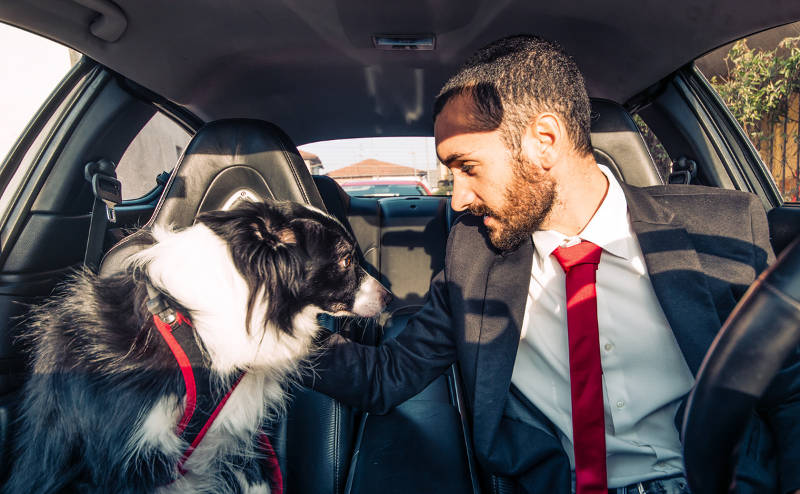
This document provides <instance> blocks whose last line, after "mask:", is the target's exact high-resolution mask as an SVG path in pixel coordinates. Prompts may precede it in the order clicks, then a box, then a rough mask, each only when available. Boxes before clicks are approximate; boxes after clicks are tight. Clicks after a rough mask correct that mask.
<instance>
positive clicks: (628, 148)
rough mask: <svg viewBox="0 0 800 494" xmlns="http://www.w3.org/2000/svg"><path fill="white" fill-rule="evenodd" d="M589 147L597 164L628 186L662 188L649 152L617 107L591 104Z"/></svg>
mask: <svg viewBox="0 0 800 494" xmlns="http://www.w3.org/2000/svg"><path fill="white" fill-rule="evenodd" d="M591 124H592V136H591V139H592V147H593V148H594V157H595V159H596V160H597V162H598V163H600V164H601V165H605V166H607V167H609V168H610V169H611V171H612V172H614V174H615V175H616V177H617V178H618V179H620V180H621V181H623V182H625V183H626V184H629V185H636V186H638V187H646V186H649V185H661V184H662V181H661V177H659V175H658V172H657V171H656V167H655V165H654V164H653V158H652V156H650V151H649V150H648V148H647V145H646V144H645V142H644V139H642V134H641V133H640V132H639V128H638V127H637V126H636V122H634V121H633V118H631V116H630V114H629V113H628V112H627V111H626V110H625V108H623V107H622V106H620V105H619V104H617V103H614V102H613V101H609V100H603V99H593V100H592V121H591Z"/></svg>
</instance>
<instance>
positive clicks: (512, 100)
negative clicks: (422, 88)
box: [433, 35, 592, 154]
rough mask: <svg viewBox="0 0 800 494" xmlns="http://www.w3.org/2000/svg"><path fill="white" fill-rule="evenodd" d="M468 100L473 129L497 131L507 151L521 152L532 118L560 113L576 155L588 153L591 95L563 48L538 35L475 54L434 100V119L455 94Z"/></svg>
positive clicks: (511, 39)
mask: <svg viewBox="0 0 800 494" xmlns="http://www.w3.org/2000/svg"><path fill="white" fill-rule="evenodd" d="M458 95H465V96H468V97H470V98H471V99H472V103H473V111H472V115H471V117H472V121H473V123H474V126H473V127H472V130H474V131H476V132H482V131H491V130H495V129H500V130H501V131H502V133H503V136H504V138H505V140H506V141H507V144H508V145H509V147H510V148H511V149H512V150H513V151H516V152H519V150H520V148H521V140H522V133H523V132H524V129H525V128H526V127H527V126H528V124H530V122H531V120H532V119H533V117H534V116H536V115H538V114H540V113H542V112H545V111H549V112H553V113H555V114H557V115H559V116H560V117H561V118H562V119H563V121H564V123H565V125H566V131H567V134H568V136H569V139H570V141H571V142H572V144H573V146H574V148H575V150H576V151H578V152H581V153H584V154H588V153H591V152H592V144H591V141H590V137H589V132H590V128H589V118H590V117H589V115H590V112H591V110H590V106H589V97H588V95H587V94H586V87H585V86H584V82H583V76H582V75H581V72H580V70H578V66H577V64H576V63H575V61H574V60H573V59H572V57H571V56H569V55H568V54H567V53H566V52H565V51H564V49H563V48H562V47H561V46H560V45H558V44H557V43H554V42H552V41H548V40H545V39H543V38H540V37H538V36H530V35H518V36H510V37H507V38H503V39H499V40H497V41H495V42H493V43H491V44H489V45H487V46H485V47H483V48H481V49H480V50H478V51H477V52H476V53H475V54H474V55H472V57H470V58H469V59H468V60H467V61H466V62H464V65H462V66H461V68H460V69H459V70H458V72H456V74H455V75H453V76H452V77H451V78H450V79H449V80H448V81H447V82H446V83H445V85H444V87H443V88H442V90H441V91H440V92H439V94H438V95H437V96H436V101H435V102H434V108H433V118H434V120H435V119H436V117H437V116H438V115H439V113H440V112H441V111H442V109H443V108H444V106H445V105H446V104H447V102H448V101H450V99H452V98H453V97H454V96H458Z"/></svg>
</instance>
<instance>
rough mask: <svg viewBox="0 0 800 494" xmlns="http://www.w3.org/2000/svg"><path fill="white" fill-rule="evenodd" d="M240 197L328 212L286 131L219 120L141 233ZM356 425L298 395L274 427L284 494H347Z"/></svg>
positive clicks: (323, 403) (129, 245)
mask: <svg viewBox="0 0 800 494" xmlns="http://www.w3.org/2000/svg"><path fill="white" fill-rule="evenodd" d="M240 198H241V199H248V200H258V199H266V198H272V199H279V200H292V201H297V202H302V203H306V204H310V205H312V206H314V207H316V208H318V209H321V210H323V211H324V210H325V205H324V203H323V202H322V198H321V197H320V195H319V193H318V192H317V189H316V186H315V185H314V182H313V181H312V179H311V175H310V173H309V172H308V169H307V168H306V165H305V162H304V161H303V159H302V158H301V157H300V154H299V152H298V151H297V148H296V147H295V146H294V144H293V143H292V141H291V140H290V139H289V137H288V136H287V135H286V134H285V133H284V132H283V131H281V130H280V129H279V128H278V127H276V126H274V125H272V124H270V123H267V122H262V121H258V120H245V119H233V120H220V121H215V122H211V123H208V124H206V125H205V126H203V127H202V128H201V129H200V130H199V131H198V132H197V134H196V135H195V136H194V138H193V139H192V141H191V142H190V143H189V145H188V146H187V148H186V150H185V152H184V154H183V156H182V157H181V159H180V160H179V162H178V165H177V166H176V168H175V170H174V171H173V173H172V175H171V177H170V179H169V181H168V182H167V184H166V187H165V190H164V193H163V195H162V197H161V200H160V201H159V203H158V205H157V206H156V209H155V212H154V213H153V216H152V218H151V219H150V221H149V222H148V223H147V224H146V225H145V226H144V227H143V230H148V229H151V228H153V227H154V226H156V225H159V226H167V225H172V226H174V227H177V228H181V227H186V226H190V225H192V224H193V223H194V221H195V217H196V216H197V214H198V213H200V212H203V211H210V210H215V209H221V208H223V206H226V205H230V204H231V203H233V202H235V201H236V200H238V199H240ZM146 239H147V236H145V235H137V234H133V235H131V236H129V237H126V238H125V239H123V240H122V241H121V242H119V243H118V244H117V245H115V246H114V247H112V248H111V249H110V250H109V252H108V253H107V254H106V255H105V257H104V258H103V260H102V263H101V265H100V270H99V271H100V274H101V275H103V274H109V273H112V272H114V271H116V270H118V269H119V268H120V265H121V262H122V261H123V260H124V259H125V258H127V257H128V256H129V255H131V254H132V253H133V252H136V251H138V250H139V249H142V248H143V247H144V246H146V245H147V240H146ZM353 423H354V422H353V412H352V411H351V410H350V409H349V408H346V407H343V406H342V405H340V404H339V403H337V402H335V401H334V400H332V399H330V398H328V397H327V396H324V395H321V394H319V393H316V392H312V391H308V390H299V391H298V392H297V394H296V396H295V399H294V400H293V402H292V405H291V407H290V409H289V413H288V414H287V417H286V419H285V420H284V421H282V423H281V424H277V425H276V426H275V428H274V430H275V434H274V435H275V437H274V440H273V445H274V446H275V449H276V452H277V454H278V457H279V460H280V463H281V470H282V471H283V478H284V488H285V490H284V492H287V493H314V494H316V493H320V494H326V493H331V494H338V493H340V492H342V491H343V489H344V483H345V479H346V471H347V467H348V464H349V458H350V453H351V443H350V438H352V437H353V435H354V431H353Z"/></svg>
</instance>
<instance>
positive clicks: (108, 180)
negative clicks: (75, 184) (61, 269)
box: [83, 159, 122, 271]
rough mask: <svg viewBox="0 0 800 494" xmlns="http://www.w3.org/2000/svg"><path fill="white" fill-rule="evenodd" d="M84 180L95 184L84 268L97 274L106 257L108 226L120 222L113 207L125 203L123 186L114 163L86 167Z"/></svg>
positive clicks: (93, 186)
mask: <svg viewBox="0 0 800 494" xmlns="http://www.w3.org/2000/svg"><path fill="white" fill-rule="evenodd" d="M83 174H84V177H86V180H88V181H89V183H91V184H92V193H93V194H94V205H93V206H92V217H91V219H90V221H89V236H88V238H87V240H86V252H85V254H84V257H83V265H84V266H85V267H86V268H87V269H90V270H92V271H96V270H97V267H98V265H99V264H100V256H101V255H102V254H103V241H104V240H105V235H106V225H107V224H108V222H109V221H110V222H111V223H115V222H116V221H117V218H116V215H115V213H114V207H115V206H116V205H117V204H119V203H121V202H122V184H121V183H120V181H119V180H117V172H116V165H115V164H114V162H113V161H111V160H107V159H100V160H97V161H92V162H90V163H87V164H86V167H85V168H84V172H83Z"/></svg>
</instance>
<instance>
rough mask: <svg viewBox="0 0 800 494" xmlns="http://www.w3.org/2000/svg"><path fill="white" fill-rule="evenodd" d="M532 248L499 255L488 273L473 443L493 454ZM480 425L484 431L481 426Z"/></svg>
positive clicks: (522, 247) (524, 245)
mask: <svg viewBox="0 0 800 494" xmlns="http://www.w3.org/2000/svg"><path fill="white" fill-rule="evenodd" d="M532 262H533V242H532V241H531V240H530V238H529V239H528V240H527V241H526V242H523V243H522V244H521V245H520V246H519V247H518V248H517V249H515V250H514V251H511V252H508V253H504V254H500V255H497V256H496V257H495V258H494V260H493V263H492V265H491V267H490V268H489V273H488V277H487V280H486V294H485V297H484V303H483V311H482V317H481V322H480V330H479V331H480V334H479V338H478V341H479V345H478V355H477V362H476V369H475V371H476V372H475V374H476V375H475V396H476V397H480V398H479V399H476V403H475V408H474V410H475V424H476V427H475V442H476V445H477V446H478V448H482V449H483V451H487V448H491V444H490V442H491V438H492V437H494V434H495V430H496V429H497V426H498V424H499V423H500V416H501V415H502V412H503V408H504V405H505V402H506V398H507V395H508V389H509V385H510V383H511V373H512V371H513V368H514V359H515V358H516V355H517V348H518V346H519V337H520V331H521V328H522V321H523V317H524V315H525V304H526V301H527V297H528V287H529V285H530V279H531V263H532ZM478 424H480V425H478Z"/></svg>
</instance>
